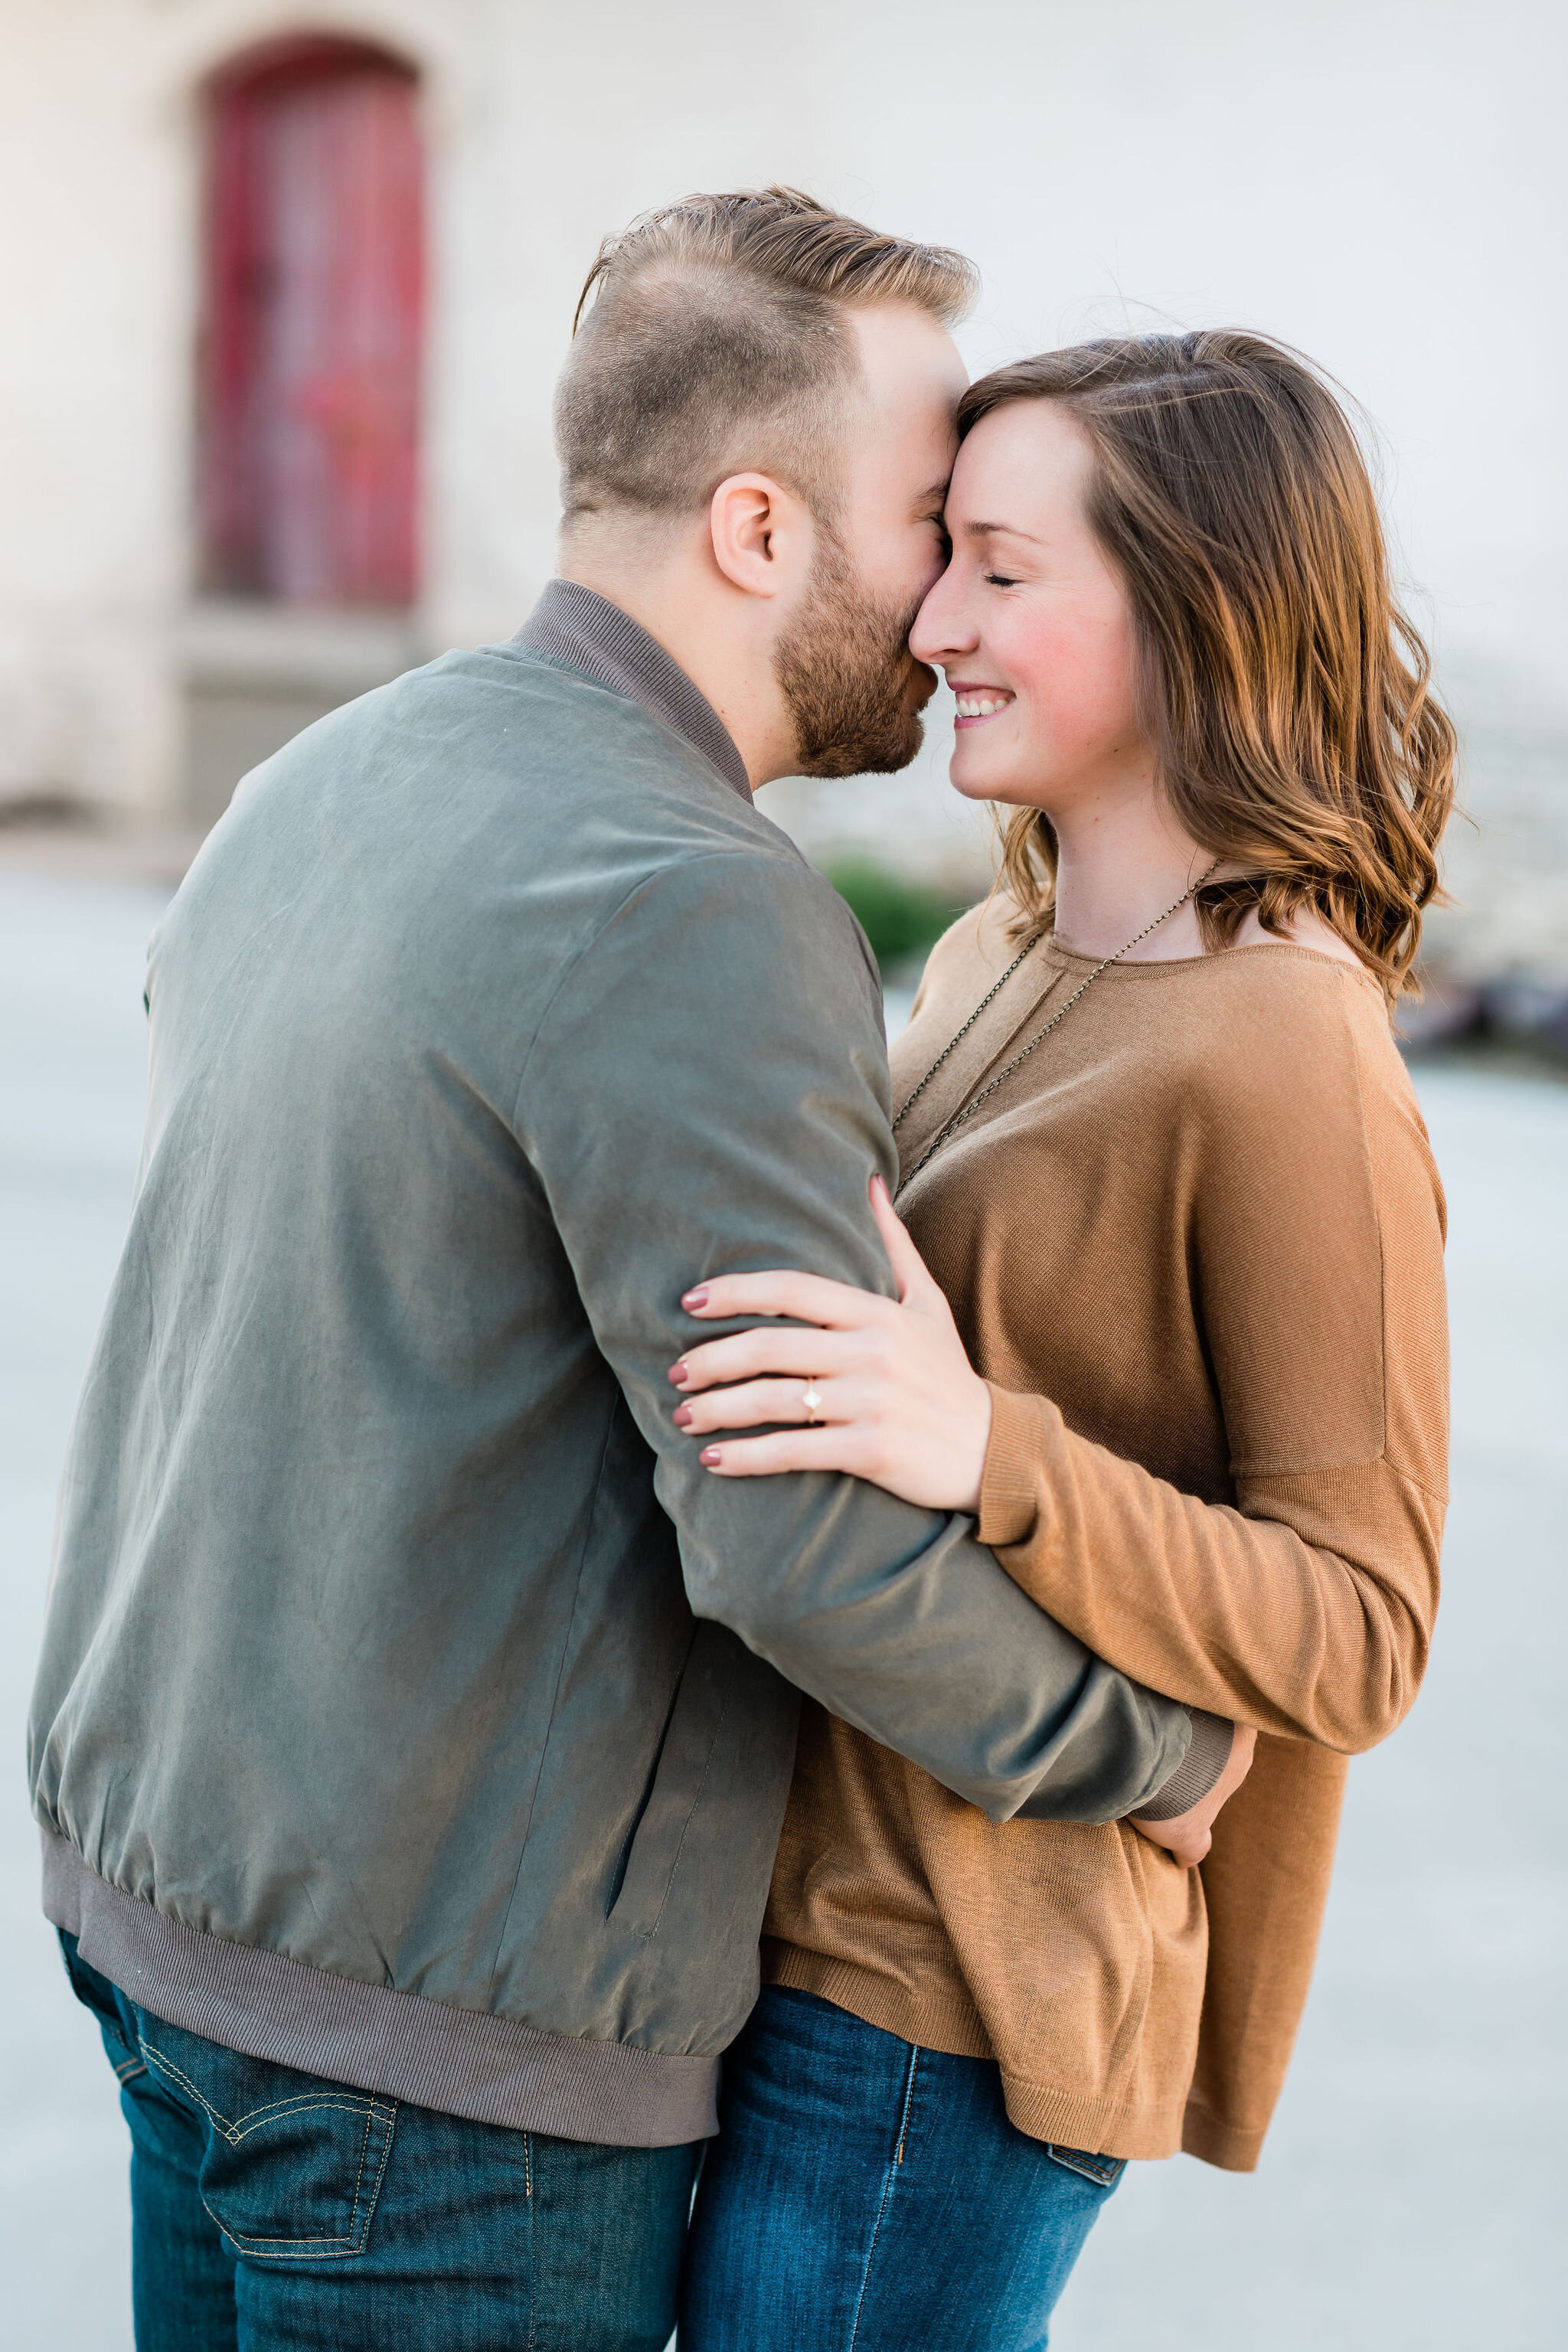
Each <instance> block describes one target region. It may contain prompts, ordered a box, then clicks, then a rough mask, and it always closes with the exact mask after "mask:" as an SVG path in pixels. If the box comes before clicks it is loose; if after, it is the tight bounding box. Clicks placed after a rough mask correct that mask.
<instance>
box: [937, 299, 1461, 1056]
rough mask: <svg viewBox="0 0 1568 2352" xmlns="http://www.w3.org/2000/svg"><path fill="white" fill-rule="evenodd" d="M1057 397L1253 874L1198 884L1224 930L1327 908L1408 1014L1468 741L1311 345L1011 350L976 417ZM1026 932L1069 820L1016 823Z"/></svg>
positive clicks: (1141, 343) (1348, 428)
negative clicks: (1457, 728) (1440, 682)
mask: <svg viewBox="0 0 1568 2352" xmlns="http://www.w3.org/2000/svg"><path fill="white" fill-rule="evenodd" d="M1030 400H1048V401H1052V402H1054V403H1055V404H1057V405H1058V406H1059V407H1061V408H1063V409H1065V410H1066V411H1067V412H1068V415H1071V416H1073V417H1074V418H1076V420H1077V422H1078V423H1079V425H1080V426H1081V427H1082V429H1083V431H1084V433H1085V434H1086V436H1088V439H1089V446H1090V449H1091V451H1092V453H1093V460H1094V470H1093V474H1092V477H1091V482H1090V488H1089V527H1090V529H1091V530H1093V532H1094V533H1095V536H1096V537H1097V539H1098V540H1099V541H1100V546H1101V547H1102V548H1103V550H1104V551H1105V553H1106V554H1107V555H1108V556H1109V557H1110V561H1111V562H1112V563H1113V564H1114V565H1115V567H1116V569H1117V571H1118V572H1120V574H1121V580H1122V583H1123V584H1124V586H1125V588H1126V591H1127V594H1128V597H1129V600H1130V602H1131V607H1132V614H1133V619H1134V624H1135V626H1136V629H1137V635H1138V645H1139V667H1140V678H1139V690H1140V700H1141V703H1142V719H1143V725H1144V729H1145V732H1146V734H1147V736H1148V740H1150V742H1151V743H1152V745H1153V746H1154V750H1155V754H1156V759H1157V762H1158V773H1159V778H1160V782H1161V784H1162V786H1163V790H1164V792H1165V794H1166V796H1167V798H1168V800H1169V802H1170V803H1171V807H1172V809H1173V813H1174V814H1175V815H1176V817H1177V819H1178V820H1179V822H1180V823H1181V824H1182V826H1183V827H1184V830H1185V832H1186V833H1187V834H1188V835H1190V836H1191V838H1192V839H1193V840H1194V841H1195V842H1196V843H1197V844H1198V845H1199V846H1200V848H1203V849H1205V850H1207V851H1208V852H1209V853H1210V854H1211V855H1212V856H1215V857H1216V858H1220V859H1223V860H1224V861H1225V862H1226V864H1227V865H1230V866H1240V867H1241V869H1242V870H1241V874H1240V876H1239V877H1237V879H1235V880H1230V881H1226V880H1221V881H1216V882H1214V883H1210V884H1208V885H1206V886H1205V887H1204V888H1203V889H1201V890H1200V891H1199V892H1198V894H1197V898H1196V907H1197V914H1198V920H1199V923H1200V926H1201V928H1202V931H1203V937H1204V942H1205V946H1206V947H1208V948H1210V949H1211V950H1212V949H1217V948H1223V947H1226V946H1228V945H1229V944H1230V942H1231V941H1232V940H1234V939H1235V937H1236V934H1237V929H1239V927H1240V925H1241V923H1242V922H1243V920H1244V919H1245V918H1246V916H1247V912H1248V910H1249V909H1250V908H1257V910H1258V919H1259V920H1260V922H1261V923H1262V925H1263V928H1264V929H1265V930H1266V931H1268V932H1270V933H1272V934H1274V935H1275V936H1276V937H1279V936H1280V935H1281V934H1282V933H1283V932H1284V931H1285V929H1286V928H1287V926H1288V924H1289V919H1290V917H1291V915H1292V914H1293V913H1294V912H1295V910H1296V909H1297V908H1310V909H1312V910H1313V911H1314V912H1315V913H1317V914H1318V915H1320V916H1321V918H1322V919H1323V921H1324V922H1326V923H1327V924H1329V925H1330V927H1331V929H1333V930H1335V931H1337V932H1338V934H1339V936H1340V938H1341V939H1342V940H1344V941H1345V943H1346V945H1347V946H1349V947H1351V948H1352V949H1354V950H1355V952H1356V953H1357V954H1358V955H1359V956H1360V957H1361V959H1362V961H1363V963H1364V964H1365V966H1366V967H1367V969H1368V971H1371V972H1372V973H1373V975H1374V977H1375V978H1376V979H1377V980H1378V981H1379V982H1381V984H1382V987H1383V990H1384V996H1385V998H1386V1000H1387V1002H1388V1003H1389V1005H1390V1008H1391V1009H1392V1007H1393V1005H1394V1001H1395V999H1396V998H1397V997H1398V996H1399V995H1400V994H1401V993H1402V992H1406V993H1412V994H1415V993H1418V991H1417V990H1416V988H1415V980H1414V972H1413V967H1414V964H1415V955H1416V950H1417V949H1418V947H1419V945H1420V940H1421V918H1422V912H1423V910H1424V909H1425V908H1426V907H1427V906H1428V905H1430V904H1431V903H1433V901H1434V900H1437V901H1438V902H1439V903H1440V900H1441V892H1440V889H1439V885H1438V869H1437V845H1438V843H1439V841H1440V840H1441V838H1442V835H1443V829H1444V827H1445V825H1446V824H1447V821H1448V817H1449V814H1450V813H1451V811H1452V808H1453V804H1454V788H1455V768H1456V752H1457V745H1456V739H1455V732H1454V729H1453V726H1452V724H1451V722H1450V720H1449V719H1448V717H1447V712H1446V711H1444V709H1442V707H1441V706H1440V704H1439V703H1438V702H1437V700H1436V698H1435V696H1434V694H1433V692H1432V686H1431V663H1430V661H1429V659H1428V657H1427V653H1426V646H1425V645H1424V644H1423V642H1422V640H1421V637H1420V635H1418V633H1417V632H1416V630H1415V626H1414V625H1413V624H1412V622H1411V620H1410V618H1409V616H1408V615H1407V614H1405V611H1404V609H1403V608H1402V606H1401V604H1400V603H1399V599H1398V596H1397V594H1396V593H1395V590H1394V582H1393V579H1392V577H1391V574H1390V570H1389V562H1388V550H1387V544H1386V541H1385V539H1384V530H1383V525H1382V521H1381V520H1380V518H1379V514H1378V507H1377V497H1376V493H1375V491H1374V489H1373V482H1372V478H1371V475H1370V473H1369V471H1368V467H1367V463H1366V459H1365V457H1363V452H1362V447H1361V444H1360V442H1359V441H1358V439H1357V436H1356V434H1355V432H1354V430H1353V429H1352V425H1351V422H1350V419H1349V417H1348V416H1347V415H1346V414H1345V410H1344V408H1343V407H1342V404H1341V403H1340V401H1339V400H1338V399H1337V398H1336V397H1335V394H1334V392H1333V391H1332V389H1331V386H1330V384H1329V383H1327V382H1326V380H1325V379H1324V378H1323V377H1322V376H1321V375H1320V374H1319V373H1317V371H1316V370H1315V369H1314V368H1312V367H1311V366H1310V364H1309V362H1307V361H1305V360H1304V359H1303V358H1302V357H1301V355H1300V352H1294V351H1291V350H1290V349H1289V347H1288V346H1287V345H1285V344H1282V343H1278V342H1275V341H1272V340H1271V339H1270V338H1269V337H1268V336H1266V335H1259V334H1254V333H1250V332H1247V331H1243V330H1239V329H1215V330H1211V331H1206V332H1203V333H1197V334H1186V335H1138V336H1121V337H1115V338H1108V339H1107V340H1105V341H1098V342H1091V343H1079V344H1077V345H1075V346H1073V347H1072V348H1071V349H1069V350H1067V351H1059V352H1044V353H1043V354H1042V355H1041V356H1040V357H1038V358H1037V359H1028V360H1019V361H1016V362H1015V363H1014V364H1013V365H1012V366H1010V367H1005V368H998V369H997V370H996V371H995V373H994V374H992V375H988V376H983V377H982V378H981V379H980V381H979V382H978V383H973V384H972V385H971V386H970V388H969V390H968V391H967V392H966V393H965V394H964V395H963V400H962V402H961V403H960V405H959V412H958V428H959V433H960V436H961V437H962V436H964V435H967V434H969V433H972V432H973V429H974V427H975V426H976V425H978V424H979V423H980V421H981V419H982V418H983V417H985V416H988V415H991V413H992V411H993V410H994V409H998V408H1002V407H1005V406H1008V405H1010V404H1013V403H1016V402H1017V401H1030ZM1002 854H1003V878H1004V880H1005V884H1006V887H1007V888H1008V890H1009V891H1010V893H1011V895H1012V897H1013V898H1014V900H1015V902H1016V905H1017V907H1018V908H1019V910H1020V914H1019V919H1018V921H1017V924H1016V936H1017V937H1018V938H1019V939H1020V940H1022V939H1024V938H1026V937H1030V936H1037V934H1038V933H1039V932H1040V931H1042V930H1045V929H1048V928H1049V927H1050V923H1051V920H1052V895H1053V890H1054V887H1055V877H1056V866H1057V844H1056V836H1055V835H1054V833H1053V831H1052V829H1051V825H1050V822H1049V819H1048V818H1047V816H1046V815H1045V814H1043V813H1042V812H1041V811H1040V810H1038V809H1031V808H1016V809H1014V810H1013V811H1012V812H1011V814H1009V816H1008V817H1007V819H1006V820H1005V824H1004V827H1003V835H1002Z"/></svg>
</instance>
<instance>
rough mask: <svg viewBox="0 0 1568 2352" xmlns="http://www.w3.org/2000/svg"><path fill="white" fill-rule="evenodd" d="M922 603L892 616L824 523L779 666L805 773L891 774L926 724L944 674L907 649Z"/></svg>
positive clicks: (916, 745)
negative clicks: (934, 671) (927, 711)
mask: <svg viewBox="0 0 1568 2352" xmlns="http://www.w3.org/2000/svg"><path fill="white" fill-rule="evenodd" d="M919 611H920V600H918V599H917V601H916V602H915V603H914V604H911V605H910V606H909V607H908V608H907V609H906V610H903V611H900V612H898V613H890V612H889V611H888V610H887V609H886V607H885V606H879V604H877V603H876V601H875V599H874V598H873V597H872V596H871V595H870V594H869V593H868V591H867V590H866V589H865V588H864V587H863V586H862V585H861V583H860V581H859V577H858V573H857V572H856V570H855V567H854V564H853V563H852V562H850V560H849V556H848V554H847V551H846V550H845V547H844V544H843V541H841V540H840V539H839V538H838V536H837V533H836V532H835V531H834V530H831V529H830V528H829V527H828V526H827V525H826V524H823V525H821V526H819V533H818V541H817V558H816V570H815V571H814V572H813V574H812V579H811V584H810V586H809V588H808V589H807V590H806V593H805V600H804V602H803V603H802V604H801V608H800V610H799V612H798V613H797V614H795V619H794V620H793V621H792V622H791V623H790V625H789V627H788V629H787V630H786V631H785V632H784V635H783V636H782V637H781V638H780V640H779V643H778V646H777V647H776V649H775V651H774V654H773V669H774V673H775V675H776V677H777V678H778V682H779V685H780V687H781V688H782V689H783V692H784V700H785V701H786V703H787V704H788V705H789V710H790V716H791V717H792V718H793V719H794V720H795V748H796V757H797V762H798V764H797V766H796V769H795V773H796V774H797V775H801V776H890V775H892V774H894V773H895V772H897V771H898V770H899V769H900V768H907V767H908V766H909V764H910V761H911V760H912V759H913V758H914V756H915V753H916V752H917V751H919V750H920V748H921V740H922V738H923V736H924V733H925V730H924V728H923V727H922V726H921V716H920V714H921V709H922V708H923V707H924V705H925V704H926V703H927V702H928V701H929V700H930V699H931V691H932V688H934V686H935V684H936V680H935V679H934V677H932V676H931V671H930V670H929V669H927V668H926V667H925V665H924V663H923V662H918V661H916V659H915V657H914V656H913V655H912V654H911V653H910V648H909V636H910V630H911V629H912V628H913V626H914V624H915V615H916V614H917V613H918V612H919Z"/></svg>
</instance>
